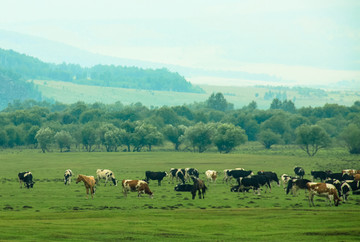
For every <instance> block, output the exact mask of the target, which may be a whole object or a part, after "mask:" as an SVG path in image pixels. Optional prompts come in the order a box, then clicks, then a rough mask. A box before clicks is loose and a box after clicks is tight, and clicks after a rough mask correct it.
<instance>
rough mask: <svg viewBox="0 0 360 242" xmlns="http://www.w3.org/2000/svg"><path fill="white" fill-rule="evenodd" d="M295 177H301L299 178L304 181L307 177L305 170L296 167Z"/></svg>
mask: <svg viewBox="0 0 360 242" xmlns="http://www.w3.org/2000/svg"><path fill="white" fill-rule="evenodd" d="M294 172H295V175H297V176H299V178H301V179H303V178H304V175H305V170H304V169H303V168H302V167H299V166H297V167H295V168H294Z"/></svg>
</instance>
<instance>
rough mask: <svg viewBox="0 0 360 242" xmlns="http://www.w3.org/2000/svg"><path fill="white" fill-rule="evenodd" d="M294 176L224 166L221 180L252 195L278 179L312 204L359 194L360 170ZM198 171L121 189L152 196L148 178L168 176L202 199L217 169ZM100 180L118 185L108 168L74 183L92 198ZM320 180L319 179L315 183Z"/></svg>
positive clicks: (67, 178) (27, 178)
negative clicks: (318, 198)
mask: <svg viewBox="0 0 360 242" xmlns="http://www.w3.org/2000/svg"><path fill="white" fill-rule="evenodd" d="M294 174H295V175H294V176H290V175H287V174H282V175H281V176H280V180H279V178H278V176H277V174H276V173H275V172H272V171H258V172H257V173H256V174H254V172H253V171H251V170H245V169H243V168H235V169H226V170H224V177H223V179H222V182H223V183H226V184H231V183H232V180H236V185H232V186H231V189H230V191H231V192H243V193H244V192H249V190H253V192H254V194H258V195H260V191H261V189H262V188H263V187H264V188H265V189H266V190H265V192H266V191H268V190H269V192H271V184H272V183H274V182H275V183H276V184H277V185H278V186H280V182H281V183H282V184H283V189H284V190H285V192H286V194H289V193H291V194H292V195H293V196H296V195H297V191H298V190H300V189H303V190H305V192H308V197H309V205H310V206H314V201H313V199H314V196H315V195H316V196H324V197H327V199H328V202H329V205H330V206H331V205H332V203H334V204H335V206H338V204H339V202H340V201H343V202H346V201H347V200H348V197H349V195H350V192H352V193H353V194H359V193H360V189H359V188H360V187H359V183H360V170H354V169H347V170H343V171H342V172H341V173H332V172H331V171H311V176H312V180H308V179H304V175H305V170H304V169H303V168H302V167H295V168H294ZM199 175H200V173H199V171H198V170H197V169H196V168H185V169H181V168H180V169H176V168H171V169H170V171H169V172H165V171H163V172H153V171H146V172H145V179H144V180H125V179H124V180H122V183H121V184H122V190H123V194H124V196H125V197H126V196H127V194H128V192H130V191H131V192H137V193H138V197H140V196H141V194H143V193H145V194H147V195H149V197H150V198H153V192H151V190H150V188H149V182H150V180H155V181H157V182H158V186H161V181H162V180H163V179H164V178H165V177H168V179H169V183H170V182H171V183H174V180H175V181H176V183H178V184H177V185H176V186H175V187H174V190H175V191H178V192H191V195H192V199H195V197H196V193H198V196H199V198H200V199H201V198H203V199H204V198H205V193H206V190H207V189H208V188H207V186H206V184H205V181H206V182H207V183H208V184H210V183H216V180H217V177H218V172H217V171H215V170H207V171H206V172H205V177H206V180H205V181H204V180H202V179H200V178H199ZM72 176H73V172H72V171H71V170H70V169H68V170H66V171H65V173H64V184H65V185H70V184H71V178H72ZM18 178H19V183H20V188H22V187H23V185H24V187H26V188H28V189H29V188H33V186H34V184H35V182H34V181H33V175H32V173H31V172H29V171H26V172H21V173H19V174H18ZM100 180H105V184H104V186H106V184H107V183H108V182H110V185H111V184H113V185H114V186H117V184H118V182H117V179H116V178H115V175H114V172H112V171H111V170H108V169H97V170H96V178H95V177H94V176H85V175H81V174H80V175H78V177H77V180H76V183H79V182H83V183H84V185H85V188H86V194H87V195H86V198H88V195H89V193H90V194H91V197H92V198H93V197H94V194H95V191H96V185H97V184H99V183H100ZM317 180H320V182H316V181H317Z"/></svg>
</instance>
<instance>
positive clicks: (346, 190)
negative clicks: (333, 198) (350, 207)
mask: <svg viewBox="0 0 360 242" xmlns="http://www.w3.org/2000/svg"><path fill="white" fill-rule="evenodd" d="M359 190H360V184H359V181H345V182H344V183H343V184H342V185H341V193H342V196H343V199H344V202H346V201H347V199H348V197H349V195H350V191H352V192H353V194H356V193H357V192H358V191H359Z"/></svg>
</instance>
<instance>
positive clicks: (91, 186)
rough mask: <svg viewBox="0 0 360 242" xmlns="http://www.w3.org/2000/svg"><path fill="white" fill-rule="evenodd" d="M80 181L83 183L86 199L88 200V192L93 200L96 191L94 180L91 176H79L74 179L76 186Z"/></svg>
mask: <svg viewBox="0 0 360 242" xmlns="http://www.w3.org/2000/svg"><path fill="white" fill-rule="evenodd" d="M81 181H82V182H84V185H85V188H86V199H88V198H89V190H90V193H91V198H92V199H94V194H95V191H96V186H95V185H96V182H95V178H94V177H93V176H85V175H79V176H78V178H77V179H76V184H78V183H79V182H81Z"/></svg>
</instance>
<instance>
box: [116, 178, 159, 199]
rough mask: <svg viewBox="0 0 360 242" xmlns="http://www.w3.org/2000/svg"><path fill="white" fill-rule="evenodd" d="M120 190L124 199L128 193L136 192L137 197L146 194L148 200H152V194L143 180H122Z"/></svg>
mask: <svg viewBox="0 0 360 242" xmlns="http://www.w3.org/2000/svg"><path fill="white" fill-rule="evenodd" d="M122 188H123V193H124V196H125V197H127V194H128V192H129V191H131V192H137V193H138V197H140V196H141V193H145V194H148V195H149V197H150V198H153V196H154V194H153V193H152V192H151V191H150V188H149V185H148V184H147V182H146V181H143V180H123V181H122Z"/></svg>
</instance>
